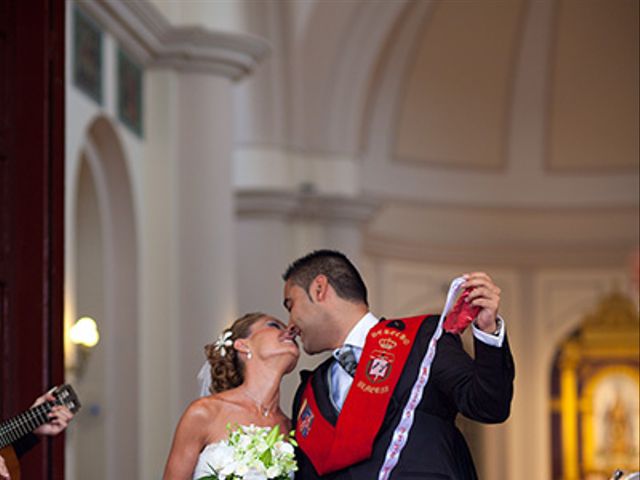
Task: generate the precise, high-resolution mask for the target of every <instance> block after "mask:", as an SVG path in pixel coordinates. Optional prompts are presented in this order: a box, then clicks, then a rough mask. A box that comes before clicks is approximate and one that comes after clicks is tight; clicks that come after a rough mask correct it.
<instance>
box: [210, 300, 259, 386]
mask: <svg viewBox="0 0 640 480" xmlns="http://www.w3.org/2000/svg"><path fill="white" fill-rule="evenodd" d="M264 316H266V315H265V314H264V313H262V312H253V313H247V314H246V315H243V316H242V317H240V318H238V319H237V320H236V321H235V322H233V324H232V325H231V327H229V328H227V329H226V330H225V332H231V336H229V337H228V340H230V341H231V342H230V346H224V345H221V344H220V343H218V342H214V343H210V344H208V345H205V347H204V354H205V356H206V357H207V361H208V362H209V365H210V367H211V386H210V387H209V391H210V392H211V393H220V392H224V391H225V390H230V389H232V388H235V387H237V386H239V385H240V384H242V382H243V381H244V362H243V360H242V359H241V358H240V355H238V351H237V350H236V349H235V348H233V342H235V341H236V340H237V339H238V338H247V337H248V336H249V334H250V333H251V327H252V326H253V324H254V323H256V322H257V321H258V320H260V319H261V318H262V317H264Z"/></svg>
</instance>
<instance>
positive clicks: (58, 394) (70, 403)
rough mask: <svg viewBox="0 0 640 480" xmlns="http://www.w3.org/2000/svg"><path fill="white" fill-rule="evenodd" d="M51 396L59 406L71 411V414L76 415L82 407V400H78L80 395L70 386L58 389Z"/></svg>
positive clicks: (62, 386) (66, 385) (65, 385)
mask: <svg viewBox="0 0 640 480" xmlns="http://www.w3.org/2000/svg"><path fill="white" fill-rule="evenodd" d="M51 394H52V395H53V396H54V397H55V398H56V404H57V405H64V406H65V407H67V408H68V409H69V410H71V413H76V412H77V411H78V410H80V407H81V406H82V404H81V403H80V400H78V395H76V392H75V391H74V390H73V388H72V387H71V385H69V384H64V385H60V386H58V387H56V388H55V390H54V391H53V392H51Z"/></svg>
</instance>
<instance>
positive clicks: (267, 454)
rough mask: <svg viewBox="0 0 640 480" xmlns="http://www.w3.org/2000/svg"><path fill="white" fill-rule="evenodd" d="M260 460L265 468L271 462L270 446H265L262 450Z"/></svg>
mask: <svg viewBox="0 0 640 480" xmlns="http://www.w3.org/2000/svg"><path fill="white" fill-rule="evenodd" d="M260 461H261V462H262V464H263V465H264V466H265V467H267V468H269V467H270V466H271V464H272V463H273V454H272V453H271V448H267V449H266V450H265V451H264V452H262V455H260Z"/></svg>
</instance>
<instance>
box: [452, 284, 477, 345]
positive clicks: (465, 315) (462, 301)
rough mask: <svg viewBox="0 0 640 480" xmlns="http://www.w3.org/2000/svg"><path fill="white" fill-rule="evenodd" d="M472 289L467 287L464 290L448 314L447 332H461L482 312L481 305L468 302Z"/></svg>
mask: <svg viewBox="0 0 640 480" xmlns="http://www.w3.org/2000/svg"><path fill="white" fill-rule="evenodd" d="M470 291H471V289H469V288H467V289H466V290H465V291H464V292H462V294H461V295H460V297H459V298H458V301H457V302H456V304H455V305H454V306H453V308H452V309H451V311H450V312H449V314H448V315H447V318H446V319H445V321H444V326H443V327H444V330H445V331H446V332H449V333H455V334H461V333H462V332H464V331H465V329H466V328H467V327H468V326H469V324H470V323H471V322H473V320H474V319H475V318H476V317H477V316H478V313H480V310H481V308H480V307H474V306H473V305H471V304H470V303H467V302H466V298H467V297H468V296H469V292H470Z"/></svg>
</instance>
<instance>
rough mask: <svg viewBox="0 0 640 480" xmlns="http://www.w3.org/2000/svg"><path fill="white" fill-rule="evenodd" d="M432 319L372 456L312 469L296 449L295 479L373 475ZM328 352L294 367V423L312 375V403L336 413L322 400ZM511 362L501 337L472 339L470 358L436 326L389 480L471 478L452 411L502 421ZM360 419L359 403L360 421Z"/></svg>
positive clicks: (328, 414)
mask: <svg viewBox="0 0 640 480" xmlns="http://www.w3.org/2000/svg"><path fill="white" fill-rule="evenodd" d="M437 323H438V317H437V316H430V317H428V318H427V320H426V321H424V322H423V323H422V326H421V327H420V330H419V332H418V336H417V338H416V340H415V343H414V346H413V348H412V350H411V353H410V354H409V358H408V360H407V363H406V364H405V368H404V371H403V373H402V376H401V377H400V380H399V382H398V384H397V386H396V389H395V391H394V392H393V395H392V398H391V401H390V403H389V406H388V408H387V412H386V415H385V420H384V422H383V424H382V427H381V428H380V431H379V432H378V435H377V437H376V439H375V441H374V444H373V453H372V455H371V457H370V458H369V459H367V460H364V461H362V462H360V463H358V464H356V465H353V466H351V467H349V468H346V469H343V470H340V471H337V472H333V473H330V474H327V475H324V476H319V475H318V473H317V472H316V470H315V468H314V467H313V465H312V464H311V461H310V460H309V459H308V458H307V457H306V455H305V454H304V452H302V450H301V449H297V453H296V455H297V460H298V467H299V470H298V472H297V473H296V479H303V480H314V479H326V480H347V479H349V480H369V479H372V480H373V479H375V478H377V474H378V472H379V470H380V467H381V465H382V461H383V460H384V456H385V454H386V450H387V447H388V445H389V442H390V440H391V436H392V434H393V430H394V428H395V427H396V425H397V424H398V422H399V420H400V415H401V413H402V409H403V408H404V405H405V403H406V402H407V400H408V398H409V394H410V391H411V387H412V386H413V384H414V382H415V380H416V378H417V375H418V368H419V365H420V363H421V361H422V358H423V357H424V354H425V352H426V350H427V347H428V342H429V339H430V338H431V336H432V334H433V333H434V331H435V328H436V325H437ZM332 362H333V359H332V358H330V359H328V360H327V361H326V362H324V363H322V364H321V365H320V366H318V367H317V368H316V369H315V370H314V371H313V372H309V371H304V372H302V373H301V376H302V383H301V385H300V386H299V387H298V390H297V392H296V395H295V398H294V402H293V423H294V428H295V424H296V421H297V417H298V414H299V409H300V402H301V397H302V393H303V390H304V386H305V385H306V381H307V379H308V378H309V376H310V375H311V376H312V377H311V382H312V385H313V389H314V393H315V397H316V401H317V402H318V408H319V410H320V412H321V413H322V415H323V416H324V417H325V418H326V419H327V420H328V421H329V422H331V423H332V424H334V425H335V423H336V421H337V418H338V417H337V412H336V411H335V409H334V408H333V406H332V404H331V401H330V400H329V393H328V392H329V389H328V385H327V378H328V370H329V368H330V366H331V363H332ZM513 378H514V364H513V358H512V356H511V352H510V350H509V345H508V342H507V339H506V337H505V339H504V343H503V345H502V347H500V348H497V347H492V346H489V345H486V344H484V343H482V342H480V341H478V340H475V359H472V358H471V357H470V356H469V355H468V354H467V353H466V352H465V351H464V350H463V348H462V342H461V340H460V337H459V336H457V335H452V334H448V333H443V335H442V337H440V340H439V341H438V345H437V351H436V356H435V358H434V361H433V364H432V368H431V374H430V377H429V381H428V383H427V386H426V388H425V391H424V392H423V397H422V401H421V402H420V405H419V406H418V408H417V409H416V411H415V419H414V423H413V426H412V428H411V432H410V435H409V439H408V441H407V443H406V445H405V448H404V450H403V451H402V454H401V456H400V460H399V461H398V464H397V465H396V467H395V469H394V470H393V472H392V474H391V479H393V480H400V479H403V480H410V479H411V480H413V479H416V480H417V479H421V480H426V479H434V480H435V479H452V480H454V479H455V480H467V479H471V480H472V479H476V478H477V475H476V471H475V468H474V465H473V460H472V458H471V453H470V452H469V449H468V447H467V444H466V442H465V440H464V437H463V436H462V433H461V432H460V431H459V430H458V429H457V428H456V426H455V423H454V422H455V418H456V415H457V414H458V413H462V414H463V415H465V416H466V417H468V418H470V419H472V420H477V421H480V422H484V423H499V422H503V421H504V420H506V419H507V417H508V416H509V411H510V405H511V398H512V397H513ZM366 419H367V411H366V406H364V405H363V409H362V421H363V422H365V421H366Z"/></svg>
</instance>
